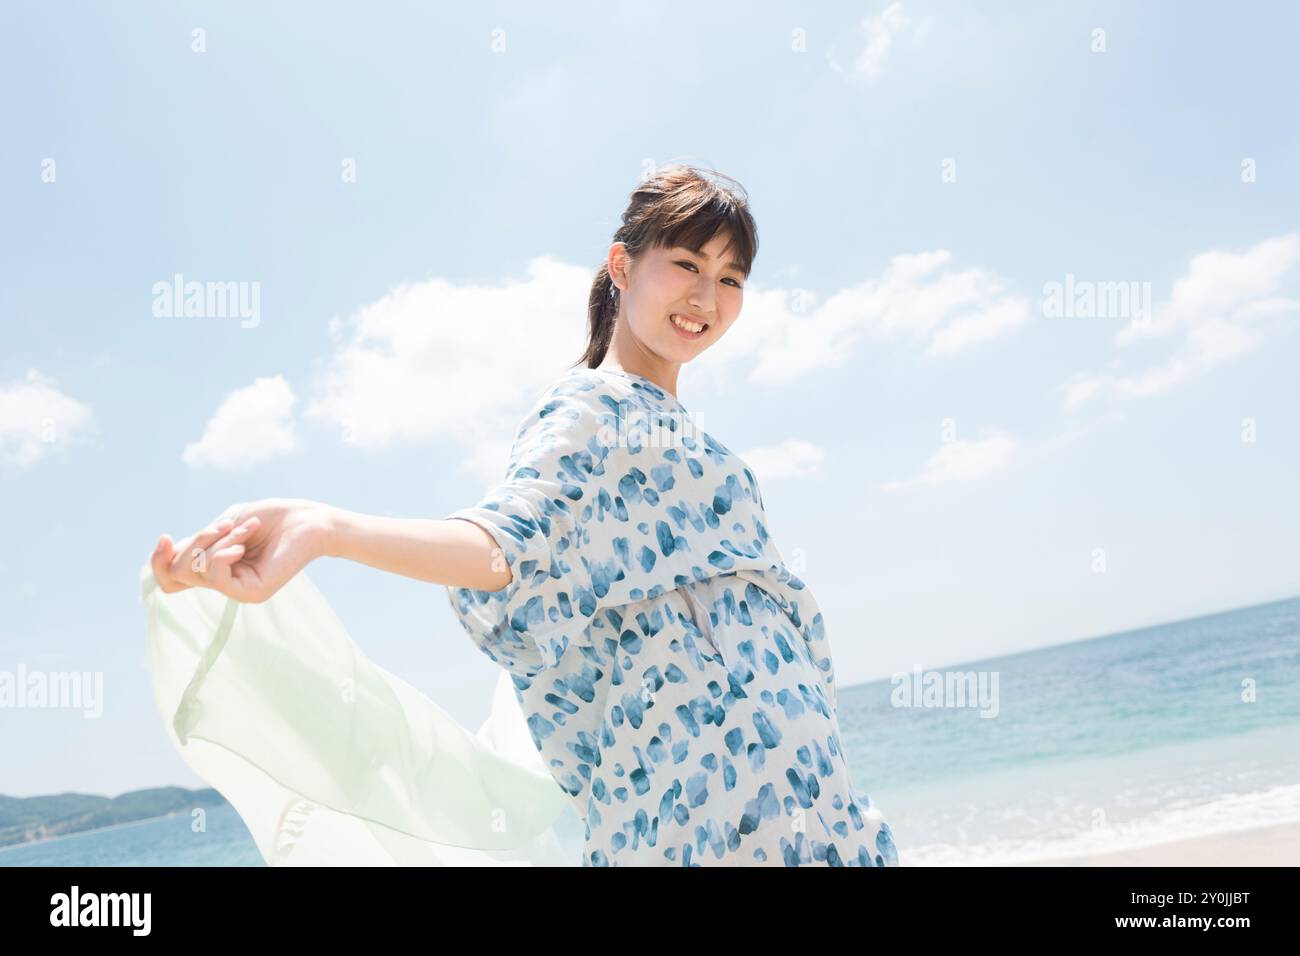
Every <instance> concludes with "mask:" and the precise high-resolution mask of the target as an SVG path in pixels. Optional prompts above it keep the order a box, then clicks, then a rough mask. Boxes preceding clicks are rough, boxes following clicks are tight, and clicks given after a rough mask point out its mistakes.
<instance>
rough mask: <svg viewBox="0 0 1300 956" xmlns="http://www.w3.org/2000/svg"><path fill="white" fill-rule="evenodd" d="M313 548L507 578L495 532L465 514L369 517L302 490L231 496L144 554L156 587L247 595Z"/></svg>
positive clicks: (263, 591)
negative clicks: (208, 520)
mask: <svg viewBox="0 0 1300 956" xmlns="http://www.w3.org/2000/svg"><path fill="white" fill-rule="evenodd" d="M320 557H338V558H348V559H350V560H352V561H357V562H360V563H362V564H368V565H370V566H371V567H374V568H379V569H380V570H383V571H391V572H393V573H394V574H401V575H405V576H406V577H411V578H417V579H419V580H421V581H432V582H433V583H434V584H445V585H447V586H448V587H456V588H459V587H464V588H476V589H478V590H481V591H499V590H501V589H502V588H504V587H505V586H506V585H508V584H509V583H510V581H511V579H512V572H511V570H510V567H509V565H508V563H507V562H506V559H505V556H504V555H503V554H502V553H501V549H500V548H499V546H498V545H497V542H496V540H495V539H494V538H493V536H492V535H491V534H489V533H488V532H487V530H485V529H484V528H481V527H479V526H477V525H475V524H474V523H473V522H471V521H467V520H463V519H460V518H442V519H433V518H388V517H376V516H374V515H366V514H360V513H358V512H355V511H347V510H345V509H342V508H336V507H334V506H332V505H326V504H322V503H321V502H318V501H310V500H306V499H302V498H266V499H263V500H261V501H255V502H252V503H249V504H239V505H233V506H232V507H230V508H228V509H226V511H225V513H224V514H223V515H222V516H221V517H220V518H218V519H217V520H216V521H214V522H213V523H212V524H210V525H208V526H207V527H206V528H204V529H203V530H201V531H199V532H198V533H197V534H194V535H191V536H190V537H189V538H186V539H185V540H183V541H182V542H180V544H179V546H177V545H173V543H172V541H171V539H170V538H169V537H168V536H167V535H165V534H164V535H162V536H161V537H160V538H159V539H158V545H157V546H156V547H155V548H154V552H153V555H152V556H151V559H150V560H151V562H152V565H153V570H154V576H155V577H156V578H157V580H158V584H159V587H161V588H162V590H163V591H164V592H165V593H171V592H173V591H180V590H183V589H185V588H189V587H196V586H198V587H208V588H212V589H213V590H216V591H220V592H221V593H222V594H225V595H227V596H228V597H233V598H235V599H236V600H238V601H242V602H246V603H254V604H257V603H261V602H262V601H266V600H268V599H269V598H270V597H271V596H272V595H273V594H275V592H277V591H278V590H280V588H281V587H283V586H284V585H285V584H286V583H288V581H289V580H290V579H292V578H293V576H294V575H296V574H297V573H298V572H299V571H301V570H302V569H303V568H304V567H306V566H307V565H308V564H309V563H310V562H312V561H313V560H315V559H316V558H320Z"/></svg>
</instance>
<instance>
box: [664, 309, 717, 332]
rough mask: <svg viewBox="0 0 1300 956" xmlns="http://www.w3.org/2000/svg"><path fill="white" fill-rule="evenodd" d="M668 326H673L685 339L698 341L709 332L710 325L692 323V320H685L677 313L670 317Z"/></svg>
mask: <svg viewBox="0 0 1300 956" xmlns="http://www.w3.org/2000/svg"><path fill="white" fill-rule="evenodd" d="M668 324H669V325H671V326H672V327H673V330H674V331H676V333H677V334H678V335H680V336H681V337H682V338H684V339H698V338H700V336H702V335H704V333H705V332H707V331H708V330H709V323H707V322H692V321H691V320H690V319H687V318H684V317H683V316H680V315H678V314H677V313H676V312H674V313H673V314H672V315H670V316H668Z"/></svg>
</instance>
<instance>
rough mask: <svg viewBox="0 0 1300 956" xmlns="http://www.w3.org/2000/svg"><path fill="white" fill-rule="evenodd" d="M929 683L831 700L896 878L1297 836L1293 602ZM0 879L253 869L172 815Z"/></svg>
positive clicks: (241, 853) (237, 853)
mask: <svg viewBox="0 0 1300 956" xmlns="http://www.w3.org/2000/svg"><path fill="white" fill-rule="evenodd" d="M831 639H832V641H834V640H835V635H834V634H832V635H831ZM839 639H840V640H841V641H843V640H845V639H846V638H844V637H840V638H839ZM958 673H971V674H972V675H974V677H976V678H978V677H980V676H981V675H982V677H983V679H984V680H985V682H986V683H985V684H984V686H985V688H986V690H988V691H990V692H994V691H995V695H994V696H993V697H992V698H991V699H989V700H987V701H982V702H981V701H975V700H971V699H967V700H966V701H965V702H964V703H965V705H962V702H961V701H960V700H952V699H949V700H946V701H945V700H944V699H943V698H942V697H940V698H939V699H938V700H937V701H935V702H938V703H942V704H944V706H921V705H922V704H925V703H929V702H930V701H928V700H927V698H926V697H925V696H924V695H914V697H913V699H912V700H911V701H906V700H899V699H898V698H899V692H900V688H901V686H902V685H903V684H905V685H907V686H908V687H912V686H915V684H916V683H923V679H924V678H927V677H930V679H935V677H937V679H939V680H940V681H941V682H942V681H944V680H947V679H948V677H949V675H956V674H958ZM934 675H935V677H931V675H930V672H929V671H923V672H922V673H921V674H920V675H913V674H911V673H909V674H907V675H903V677H905V680H904V681H894V680H891V679H887V680H880V681H874V682H871V683H868V684H860V685H856V686H852V687H841V688H839V693H838V697H839V720H840V732H841V739H842V742H843V744H844V749H845V752H846V753H847V754H848V758H849V765H850V767H851V768H852V772H853V778H854V784H855V786H856V787H857V788H858V789H859V790H861V791H864V792H866V793H867V794H869V795H870V796H871V799H872V800H873V801H874V802H875V803H876V804H877V805H878V806H879V807H880V809H881V811H882V812H883V813H884V815H885V819H886V820H887V821H889V825H890V828H891V829H892V830H893V833H894V840H895V843H896V845H897V846H898V852H899V859H900V862H901V863H902V865H904V866H927V865H972V864H973V865H999V864H1007V863H1018V862H1027V861H1032V860H1039V859H1047V858H1053V857H1069V856H1077V855H1082V854H1091V853H1098V852H1106V851H1109V850H1122V849H1134V848H1138V847H1142V846H1148V845H1151V844H1155V843H1162V842H1165V841H1168V840H1174V839H1182V838H1186V837H1194V836H1200V835H1207V834H1212V833H1222V832H1227V831H1231V830H1240V829H1252V828H1255V827H1260V826H1268V825H1272V824H1279V823H1294V822H1300V597H1297V598H1292V599H1288V600H1285V601H1277V602H1273V603H1269V604H1261V605H1256V606H1254V607H1248V608H1241V609H1237V610H1233V611H1226V612H1223V613H1219V614H1212V615H1207V616H1204V617H1198V618H1194V619H1190V620H1185V621H1176V622H1172V623H1168V624H1162V625H1158V626H1154V627H1147V628H1142V629H1139V630H1133V631H1126V632H1124V633H1120V634H1112V635H1107V636H1105V637H1097V638H1092V639H1089V640H1084V641H1077V642H1074V643H1070V644H1065V645H1058V646H1056V647H1050V648H1046V649H1043V650H1035V651H1027V652H1025V653H1021V654H1015V655H1010V656H1005V657H998V658H989V659H985V660H979V661H972V662H969V663H966V664H961V665H956V666H949V667H945V668H940V669H935V671H934ZM995 676H996V681H994V680H993V678H994V677H995ZM994 705H995V706H994ZM982 712H983V713H988V714H990V715H991V716H981V713H982ZM575 819H576V818H575ZM1223 863H1224V864H1225V865H1249V863H1250V861H1249V860H1232V859H1225V860H1224V861H1223ZM6 865H7V866H96V865H97V866H159V865H179V866H209V865H222V866H261V865H263V864H262V859H261V857H260V855H259V854H258V852H257V848H256V846H255V845H254V844H253V842H252V839H251V838H250V837H249V835H248V831H247V830H246V829H245V828H244V826H243V823H242V821H241V820H240V818H239V816H238V814H236V813H235V811H234V810H233V809H231V808H229V807H223V808H215V809H211V810H209V812H208V814H207V826H206V830H205V831H203V832H200V833H195V832H193V830H192V827H191V820H190V816H189V815H188V814H179V815H176V816H173V817H165V818H162V819H156V820H147V821H142V822H140V823H134V824H128V825H124V826H118V827H112V828H109V829H105V830H97V831H93V832H90V833H83V834H77V835H72V836H67V837H61V838H59V839H55V840H49V841H44V842H42V843H38V844H29V845H24V846H19V847H11V848H8V849H3V850H0V866H6Z"/></svg>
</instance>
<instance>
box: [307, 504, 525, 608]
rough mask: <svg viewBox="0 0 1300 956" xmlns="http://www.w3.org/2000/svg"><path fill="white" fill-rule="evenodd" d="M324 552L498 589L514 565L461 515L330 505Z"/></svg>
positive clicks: (454, 583) (450, 584)
mask: <svg viewBox="0 0 1300 956" xmlns="http://www.w3.org/2000/svg"><path fill="white" fill-rule="evenodd" d="M320 547H321V556H323V557H331V558H346V559H348V560H349V561H357V562H359V563H361V564H368V565H370V566H371V567H372V568H379V570H381V571H391V572H393V573H394V574H401V575H404V576H406V577H408V578H418V579H419V580H421V581H432V582H433V583H434V584H445V585H447V586H448V587H457V588H475V589H477V590H480V591H499V590H501V589H502V588H504V587H505V586H506V585H507V584H509V583H510V580H511V571H510V567H509V565H508V564H507V563H506V559H505V556H504V555H502V553H501V549H500V548H499V547H498V546H497V543H496V540H495V539H493V537H492V536H491V535H490V534H488V532H487V531H486V530H485V529H483V528H480V527H479V526H478V525H476V524H474V523H473V522H472V521H465V520H463V519H460V518H450V519H435V518H388V517H379V516H376V515H367V514H360V513H358V512H356V511H346V510H344V509H342V508H331V509H330V511H329V519H328V521H327V522H326V531H325V533H324V534H323V536H322V541H321V546H320Z"/></svg>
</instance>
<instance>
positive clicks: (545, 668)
mask: <svg viewBox="0 0 1300 956" xmlns="http://www.w3.org/2000/svg"><path fill="white" fill-rule="evenodd" d="M447 517H448V518H458V519H463V520H468V521H472V522H473V523H475V524H477V525H478V526H480V527H482V528H484V529H485V530H486V531H487V532H488V533H489V534H491V535H492V537H493V538H494V540H495V541H496V542H497V545H498V547H499V548H500V549H501V555H502V557H503V559H504V560H505V561H506V562H507V563H508V565H509V567H510V568H511V569H512V574H513V578H512V581H511V583H510V584H509V585H507V586H506V587H505V588H503V589H501V590H500V591H479V590H476V589H471V588H448V595H449V598H450V601H451V606H452V609H453V611H454V612H455V614H456V616H457V618H458V619H459V620H460V622H461V624H462V625H463V626H464V627H465V629H466V631H467V633H468V634H469V635H470V637H471V638H472V639H473V640H474V642H475V643H476V644H477V645H478V646H479V647H480V649H481V650H482V651H483V652H484V653H485V654H487V655H488V656H489V657H490V658H491V659H492V660H493V661H495V662H496V663H497V664H498V665H500V666H501V667H503V668H505V669H506V670H507V671H508V672H509V673H510V675H511V679H512V682H513V685H514V688H515V694H516V696H517V698H518V700H519V702H520V706H521V707H522V709H523V713H524V715H525V717H526V719H527V723H528V728H529V732H530V734H531V736H532V739H533V743H534V745H535V746H536V747H537V749H538V751H539V752H540V753H541V755H542V758H543V760H544V761H545V763H546V765H547V768H548V770H549V771H550V773H551V776H552V777H553V778H554V779H555V781H556V783H557V784H558V785H559V786H560V788H561V789H562V790H563V791H564V792H565V793H566V794H568V796H569V797H570V798H571V800H572V802H573V805H574V808H575V809H576V810H577V812H578V815H579V817H581V818H582V819H583V821H584V822H585V832H584V836H585V842H584V846H583V858H582V865H583V866H627V865H634V866H653V865H659V866H707V865H724V866H800V865H809V864H814V865H829V866H897V865H898V853H897V850H896V848H895V846H894V842H893V836H892V833H891V832H890V828H889V825H888V823H887V822H886V821H885V819H884V816H883V814H882V813H881V811H880V809H879V808H878V807H877V806H876V805H875V804H874V803H873V802H872V800H871V797H870V796H869V795H868V794H867V793H865V792H864V791H862V790H859V789H856V788H855V787H854V786H853V783H852V780H851V778H850V774H849V769H848V765H847V763H846V761H845V758H844V754H843V751H842V748H841V745H840V733H839V723H838V720H837V717H836V710H835V703H836V691H835V673H834V667H833V663H832V658H831V650H830V645H829V643H828V640H827V636H826V631H825V626H824V622H823V620H822V615H821V612H820V610H819V608H818V606H817V603H816V601H815V600H814V598H813V596H812V594H811V593H810V591H809V590H808V588H807V587H806V586H805V584H804V582H803V581H801V580H800V579H799V578H798V577H796V576H795V575H794V574H792V573H791V572H790V571H789V570H788V568H787V566H786V564H785V562H784V560H783V559H782V558H781V555H780V553H779V552H778V550H777V548H776V545H775V543H774V542H773V541H772V539H771V537H770V536H769V534H768V531H767V527H766V518H765V514H764V510H763V500H762V495H761V493H760V490H759V485H758V481H757V479H756V477H755V476H754V473H753V471H752V470H751V469H750V468H749V467H748V466H747V465H746V464H745V462H744V461H742V460H741V458H740V457H739V456H738V455H736V454H735V453H734V452H732V451H730V450H729V449H728V448H726V447H725V446H723V445H722V444H721V443H720V442H719V441H717V440H716V439H715V438H714V437H712V436H710V435H708V434H707V433H705V432H704V431H702V430H699V429H698V428H696V427H695V425H694V422H693V420H692V419H691V416H690V414H689V412H688V411H687V410H686V408H685V407H684V406H683V405H682V404H681V403H680V402H679V401H678V400H677V399H676V398H675V397H674V396H673V395H671V394H670V393H668V392H666V391H664V390H663V389H661V388H659V387H658V386H657V385H655V384H654V383H653V382H652V381H650V380H649V379H647V378H644V377H642V376H639V375H635V374H633V373H630V372H624V371H615V370H607V369H590V368H577V369H572V370H570V371H569V372H568V373H567V374H565V375H564V376H562V377H561V378H560V379H559V381H557V382H556V383H555V384H554V385H552V386H551V387H550V388H549V389H548V390H547V391H546V393H545V394H544V395H543V396H542V397H541V398H540V399H539V400H538V402H537V403H536V404H535V406H534V407H533V409H532V410H531V411H530V412H529V414H528V415H527V416H525V418H524V420H523V422H522V423H521V425H520V427H519V430H518V432H517V434H516V437H515V441H514V445H513V447H512V451H511V456H510V462H509V465H508V467H507V469H506V476H505V479H504V481H503V482H502V483H501V484H500V485H498V486H497V487H495V488H494V489H493V490H492V491H491V492H489V493H488V494H487V496H486V497H485V498H484V499H483V500H482V501H480V502H479V503H478V504H477V505H476V506H474V507H470V508H463V509H460V510H458V511H455V512H453V513H451V514H449V515H447Z"/></svg>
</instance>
